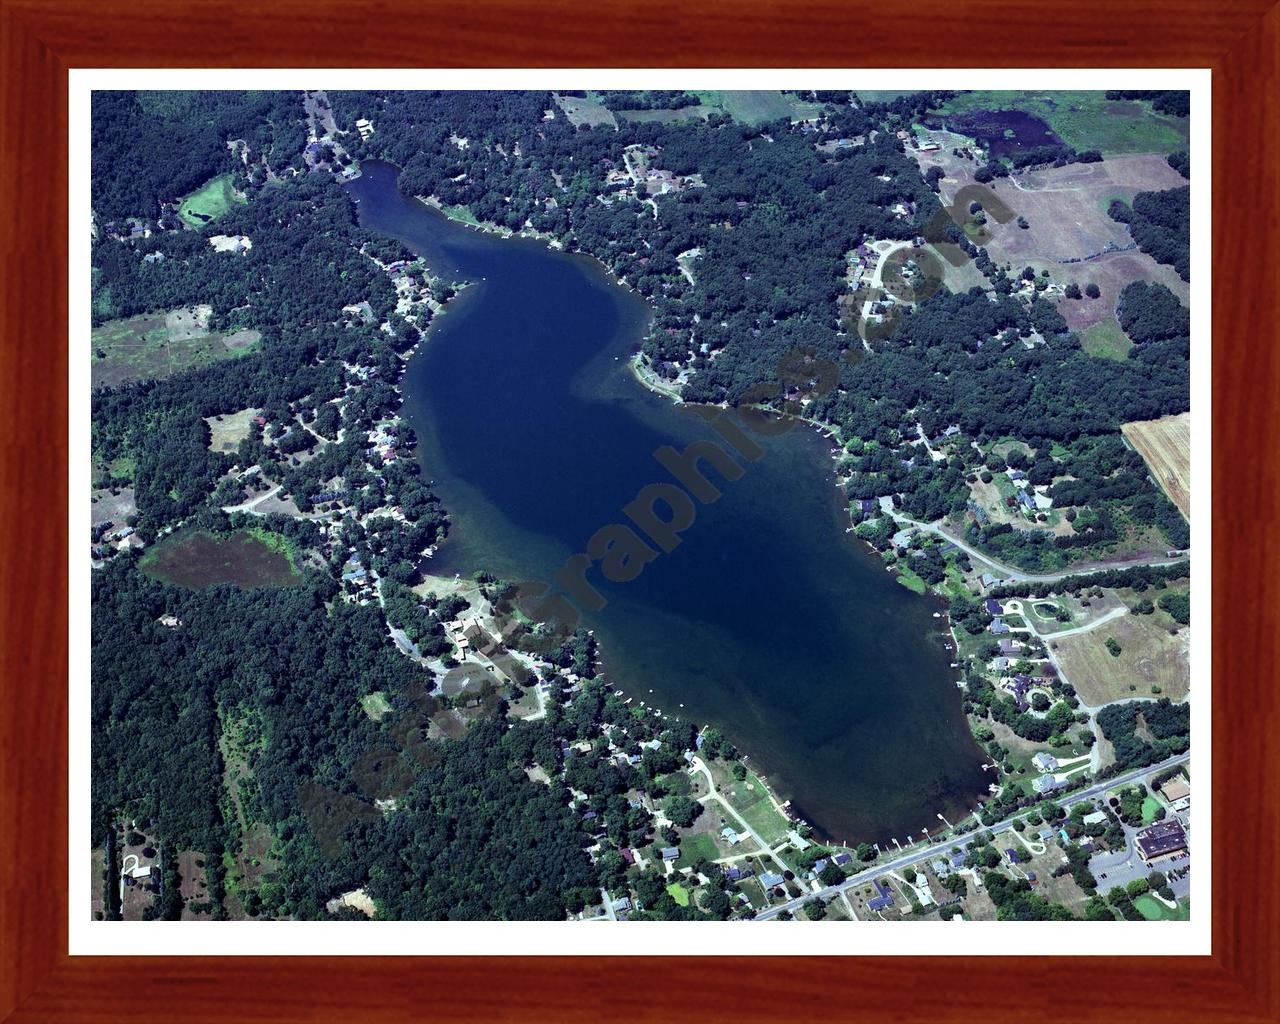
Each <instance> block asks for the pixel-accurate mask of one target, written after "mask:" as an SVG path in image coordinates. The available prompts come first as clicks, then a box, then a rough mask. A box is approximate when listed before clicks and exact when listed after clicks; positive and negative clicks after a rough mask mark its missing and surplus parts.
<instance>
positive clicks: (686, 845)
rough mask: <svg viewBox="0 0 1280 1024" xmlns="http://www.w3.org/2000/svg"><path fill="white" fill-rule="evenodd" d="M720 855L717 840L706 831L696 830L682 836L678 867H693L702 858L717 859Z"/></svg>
mask: <svg viewBox="0 0 1280 1024" xmlns="http://www.w3.org/2000/svg"><path fill="white" fill-rule="evenodd" d="M719 856H720V849H719V847H717V846H716V841H715V840H714V839H712V838H711V836H709V835H708V834H707V833H706V832H695V833H694V834H693V835H688V836H681V837H680V857H679V859H678V860H677V861H676V867H678V868H691V867H693V866H694V865H695V864H697V863H698V861H700V860H704V859H705V860H715V859H716V858H717V857H719Z"/></svg>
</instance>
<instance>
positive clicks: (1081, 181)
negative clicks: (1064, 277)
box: [943, 156, 1186, 264]
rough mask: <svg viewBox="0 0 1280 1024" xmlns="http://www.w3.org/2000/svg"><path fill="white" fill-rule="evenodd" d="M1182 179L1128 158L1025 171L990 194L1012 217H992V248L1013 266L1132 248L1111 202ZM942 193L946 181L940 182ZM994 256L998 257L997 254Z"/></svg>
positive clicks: (1158, 165)
mask: <svg viewBox="0 0 1280 1024" xmlns="http://www.w3.org/2000/svg"><path fill="white" fill-rule="evenodd" d="M1185 184H1186V179H1184V178H1183V177H1182V175H1180V174H1179V173H1178V172H1177V171H1175V170H1174V169H1173V168H1172V167H1170V166H1169V165H1168V163H1167V162H1166V161H1165V159H1164V157H1162V156H1129V157H1118V158H1114V159H1110V160H1103V161H1102V162H1101V163H1096V164H1067V165H1066V166H1065V167H1051V168H1046V169H1044V170H1038V171H1029V172H1027V173H1025V174H1021V175H1019V176H1018V177H1017V179H1016V180H1014V179H1012V178H1011V179H1009V181H1007V182H1005V181H1000V182H999V183H998V184H997V185H996V187H995V189H994V191H995V192H996V194H998V195H1000V196H1001V198H1003V199H1004V201H1005V203H1007V204H1008V206H1009V207H1010V208H1011V209H1012V210H1013V211H1014V213H1015V215H1016V216H1021V217H1025V218H1026V221H1027V223H1028V224H1029V225H1030V226H1029V227H1027V228H1021V227H1019V226H1018V224H1017V222H1016V220H1010V221H1008V222H1007V223H1004V224H998V223H995V219H994V218H991V219H990V220H989V221H988V223H987V227H988V229H989V230H990V231H991V234H992V240H991V245H992V247H993V248H994V249H996V250H998V251H999V252H1000V254H1001V255H1002V256H1003V257H1004V258H1005V259H1008V260H1011V261H1013V262H1014V263H1015V264H1016V263H1017V262H1018V261H1019V260H1022V261H1024V262H1025V260H1026V259H1027V258H1030V257H1038V258H1040V259H1044V260H1050V261H1053V262H1061V261H1063V260H1082V259H1086V258H1088V257H1091V256H1095V255H1097V254H1099V253H1102V252H1104V251H1107V250H1109V249H1123V248H1126V247H1128V246H1131V245H1132V244H1133V240H1132V238H1131V237H1130V235H1129V228H1128V226H1127V225H1125V224H1121V223H1120V222H1119V221H1115V220H1112V219H1111V218H1110V217H1109V216H1108V215H1107V209H1108V207H1109V206H1110V205H1111V201H1112V200H1113V199H1123V200H1125V201H1126V202H1130V201H1132V199H1133V197H1134V196H1135V195H1137V194H1138V193H1139V192H1143V191H1151V190H1161V189H1167V188H1175V187H1178V186H1180V185H1185ZM943 190H944V193H945V191H946V185H945V182H944V184H943ZM992 257H993V258H996V254H995V252H993V253H992Z"/></svg>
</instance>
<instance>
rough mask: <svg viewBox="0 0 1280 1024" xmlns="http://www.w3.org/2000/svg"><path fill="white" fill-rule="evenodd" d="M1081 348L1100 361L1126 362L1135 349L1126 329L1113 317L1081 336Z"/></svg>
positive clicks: (1099, 322)
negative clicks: (1132, 349) (1131, 349)
mask: <svg viewBox="0 0 1280 1024" xmlns="http://www.w3.org/2000/svg"><path fill="white" fill-rule="evenodd" d="M1066 301H1070V300H1066ZM1080 347H1081V348H1083V349H1084V350H1085V351H1086V352H1088V353H1089V355H1091V356H1097V357H1098V358H1100V359H1117V360H1125V359H1128V358H1129V349H1130V348H1132V347H1133V342H1131V341H1130V340H1129V336H1128V335H1127V334H1125V333H1124V328H1122V327H1121V326H1120V324H1119V322H1118V321H1117V320H1116V318H1115V317H1114V316H1111V317H1107V319H1105V320H1099V321H1098V322H1097V323H1096V324H1093V325H1092V326H1091V327H1088V328H1086V329H1085V332H1084V333H1083V334H1081V335H1080Z"/></svg>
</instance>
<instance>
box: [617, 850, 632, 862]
mask: <svg viewBox="0 0 1280 1024" xmlns="http://www.w3.org/2000/svg"><path fill="white" fill-rule="evenodd" d="M618 854H619V856H621V857H622V859H623V860H624V861H625V862H626V863H627V864H634V863H635V862H636V855H635V852H634V851H633V850H632V849H631V847H629V846H624V847H622V849H620V850H619V851H618Z"/></svg>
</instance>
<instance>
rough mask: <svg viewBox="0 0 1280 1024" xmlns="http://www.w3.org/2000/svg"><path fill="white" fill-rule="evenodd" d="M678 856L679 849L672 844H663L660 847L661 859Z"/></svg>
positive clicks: (674, 858) (671, 858) (670, 858)
mask: <svg viewBox="0 0 1280 1024" xmlns="http://www.w3.org/2000/svg"><path fill="white" fill-rule="evenodd" d="M679 856H680V851H679V850H678V849H677V848H676V847H674V846H664V847H663V848H662V859H663V860H676V859H677V858H678V857H679Z"/></svg>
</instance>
